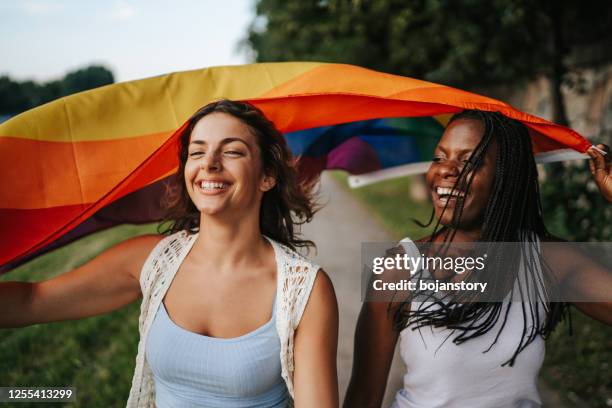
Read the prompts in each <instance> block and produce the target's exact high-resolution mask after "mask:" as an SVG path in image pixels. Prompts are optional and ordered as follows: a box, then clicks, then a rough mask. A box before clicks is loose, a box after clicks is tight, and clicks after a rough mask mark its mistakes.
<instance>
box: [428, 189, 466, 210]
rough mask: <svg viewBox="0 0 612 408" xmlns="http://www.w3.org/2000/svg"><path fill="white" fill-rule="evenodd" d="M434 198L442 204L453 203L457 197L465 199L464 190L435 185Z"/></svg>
mask: <svg viewBox="0 0 612 408" xmlns="http://www.w3.org/2000/svg"><path fill="white" fill-rule="evenodd" d="M434 193H435V199H436V200H437V201H438V202H439V203H440V204H441V205H442V206H448V205H449V204H452V205H454V204H455V203H456V202H457V200H458V199H461V200H465V192H463V191H461V190H457V189H452V188H449V187H436V188H435V189H434Z"/></svg>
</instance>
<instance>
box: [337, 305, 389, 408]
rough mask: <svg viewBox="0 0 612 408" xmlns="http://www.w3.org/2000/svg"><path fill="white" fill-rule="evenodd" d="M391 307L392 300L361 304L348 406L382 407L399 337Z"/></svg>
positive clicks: (346, 407)
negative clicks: (390, 301) (389, 301)
mask: <svg viewBox="0 0 612 408" xmlns="http://www.w3.org/2000/svg"><path fill="white" fill-rule="evenodd" d="M389 307H390V304H389V303H388V302H364V304H363V306H362V307H361V312H360V313H359V319H358V320H357V328H356V329H355V349H354V354H353V370H352V373H351V381H350V382H349V386H348V389H347V391H346V398H345V399H344V407H345V408H366V407H367V408H369V407H372V408H374V407H376V408H378V407H380V405H381V404H382V401H383V398H384V396H385V388H386V386H387V377H388V376H389V370H390V368H391V363H392V361H393V353H394V352H395V345H396V343H397V338H398V333H397V331H396V330H394V327H393V310H390V309H389ZM392 307H393V306H392Z"/></svg>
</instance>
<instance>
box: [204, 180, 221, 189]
mask: <svg viewBox="0 0 612 408" xmlns="http://www.w3.org/2000/svg"><path fill="white" fill-rule="evenodd" d="M225 187H227V184H225V183H218V182H212V181H202V182H200V188H202V189H204V190H211V189H222V188H225Z"/></svg>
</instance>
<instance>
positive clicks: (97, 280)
mask: <svg viewBox="0 0 612 408" xmlns="http://www.w3.org/2000/svg"><path fill="white" fill-rule="evenodd" d="M161 238H162V237H161V236H158V235H146V236H141V237H137V238H133V239H130V240H127V241H125V242H122V243H120V244H118V245H115V246H113V247H111V248H109V249H108V250H106V251H105V252H103V253H102V254H100V255H98V256H97V257H96V258H94V259H93V260H91V261H90V262H88V263H86V264H84V265H82V266H80V267H78V268H76V269H74V270H72V271H70V272H66V273H64V274H61V275H59V276H56V277H54V278H51V279H49V280H46V281H43V282H34V283H28V282H4V283H0V311H1V312H0V327H1V328H7V327H22V326H28V325H31V324H36V323H47V322H54V321H60V320H72V319H79V318H83V317H88V316H93V315H97V314H102V313H106V312H110V311H112V310H115V309H119V308H120V307H122V306H125V305H126V304H128V303H131V302H133V301H134V300H136V299H137V298H138V297H139V296H140V281H139V279H140V269H141V268H142V265H143V264H144V262H145V260H146V258H147V256H148V255H149V253H150V252H151V250H152V249H153V247H154V246H155V245H156V244H157V243H158V242H159V241H160V240H161Z"/></svg>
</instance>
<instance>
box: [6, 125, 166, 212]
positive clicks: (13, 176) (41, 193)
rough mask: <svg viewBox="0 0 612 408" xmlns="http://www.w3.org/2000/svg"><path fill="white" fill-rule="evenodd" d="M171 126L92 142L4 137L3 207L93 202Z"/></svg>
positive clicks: (156, 144) (157, 143) (150, 150)
mask: <svg viewBox="0 0 612 408" xmlns="http://www.w3.org/2000/svg"><path fill="white" fill-rule="evenodd" d="M170 135H171V133H170V132H162V133H157V134H152V135H147V136H140V137H133V138H127V139H117V140H111V141H91V142H74V143H64V142H47V141H39V140H30V139H20V138H10V137H5V138H2V139H0V174H2V177H3V178H4V179H5V180H11V181H12V182H11V188H4V189H0V207H1V208H14V209H32V208H49V207H59V206H65V205H75V204H84V203H92V202H95V201H97V200H99V199H100V198H101V197H102V196H103V195H104V194H106V193H107V192H108V191H109V190H111V189H112V188H113V187H115V186H116V185H117V184H118V183H119V182H121V180H123V179H124V178H125V177H126V176H127V175H128V174H130V173H131V172H132V171H134V169H136V168H137V167H138V166H139V165H140V164H141V163H142V162H143V161H144V160H145V159H146V158H147V157H149V156H150V155H151V154H152V153H153V152H154V151H155V150H156V149H157V148H158V147H159V146H160V145H161V144H162V143H163V142H164V141H165V140H166V139H168V137H169V136H170Z"/></svg>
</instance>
